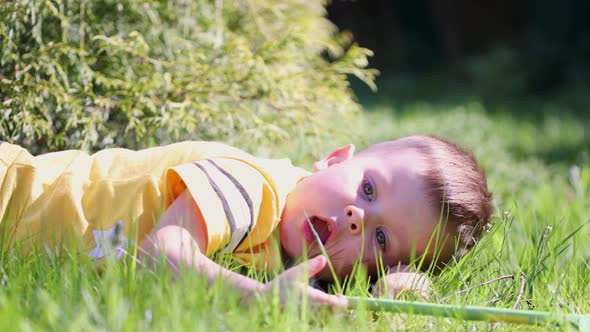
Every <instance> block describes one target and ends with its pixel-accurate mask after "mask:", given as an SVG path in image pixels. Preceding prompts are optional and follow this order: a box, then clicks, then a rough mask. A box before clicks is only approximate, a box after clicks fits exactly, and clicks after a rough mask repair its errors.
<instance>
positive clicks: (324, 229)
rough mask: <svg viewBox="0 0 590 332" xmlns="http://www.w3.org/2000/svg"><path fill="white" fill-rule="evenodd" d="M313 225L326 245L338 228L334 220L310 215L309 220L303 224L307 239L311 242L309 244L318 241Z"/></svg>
mask: <svg viewBox="0 0 590 332" xmlns="http://www.w3.org/2000/svg"><path fill="white" fill-rule="evenodd" d="M310 223H311V226H310ZM311 227H313V229H314V230H315V232H316V233H317V234H318V237H319V238H320V241H321V242H322V245H325V244H326V243H328V240H329V239H330V236H331V235H332V233H333V232H334V230H335V229H336V227H335V225H334V224H333V222H332V220H329V219H323V218H320V217H318V216H312V217H309V221H308V220H307V219H306V220H305V223H304V225H303V230H304V233H305V239H306V240H307V243H309V244H311V243H313V242H315V241H316V237H315V235H314V234H313V231H312V229H311Z"/></svg>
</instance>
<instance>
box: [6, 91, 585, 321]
mask: <svg viewBox="0 0 590 332" xmlns="http://www.w3.org/2000/svg"><path fill="white" fill-rule="evenodd" d="M416 100H426V101H420V102H416V101H412V100H405V101H404V103H395V102H394V101H390V100H378V101H376V102H375V101H366V100H364V101H363V104H365V105H366V108H367V112H366V113H365V114H364V115H363V116H362V118H361V119H358V120H357V121H350V119H348V118H347V119H346V120H342V125H341V128H342V130H340V131H337V132H335V133H334V135H333V137H332V138H331V139H330V140H322V141H317V140H315V139H312V138H308V137H299V138H294V140H293V141H291V142H289V144H284V145H277V146H267V147H253V146H242V147H243V148H247V149H249V150H250V151H258V152H260V153H261V154H265V155H271V156H277V157H279V156H285V155H290V156H291V157H292V159H293V160H294V161H295V163H297V164H300V165H310V162H311V160H313V159H314V158H316V157H319V156H320V155H321V154H322V153H323V152H326V151H328V150H329V149H331V148H335V147H336V146H339V145H342V144H345V143H348V142H354V143H356V144H357V147H358V148H362V147H364V146H366V145H367V144H370V143H372V142H376V141H380V140H383V139H392V138H396V137H400V136H404V135H408V134H416V133H421V134H424V133H426V134H435V135H440V136H443V137H446V138H448V139H450V140H452V141H454V142H457V143H459V144H460V145H462V146H464V147H467V148H469V149H471V150H472V151H473V152H474V153H475V155H476V156H477V158H478V159H479V160H480V162H481V164H482V165H483V166H484V168H485V170H486V172H487V174H488V178H489V185H490V187H491V189H492V191H493V192H494V193H495V208H496V211H495V214H494V226H493V227H492V228H491V229H490V230H489V232H488V234H486V236H484V238H483V240H482V241H481V242H480V243H479V244H478V246H477V247H476V248H475V249H474V250H473V251H472V252H471V253H470V254H469V255H468V256H467V257H465V258H464V259H463V260H461V261H459V262H456V263H454V264H451V265H450V266H448V267H447V268H445V269H444V270H443V271H442V273H440V274H438V275H435V276H432V277H431V279H432V285H433V288H434V294H433V296H432V297H431V299H430V300H431V301H432V302H436V303H447V304H457V305H467V304H470V305H471V304H473V305H488V306H494V307H502V308H511V307H516V308H520V309H535V310H542V311H550V312H564V313H565V312H568V313H590V301H589V300H588V299H589V298H590V225H588V222H589V219H590V161H589V156H590V143H588V142H590V139H589V137H588V135H589V134H588V133H589V132H590V130H589V122H590V116H585V115H584V113H583V112H571V111H569V110H568V107H567V106H566V104H567V103H566V102H565V101H564V102H563V105H564V106H563V109H561V108H560V105H561V101H560V100H559V99H555V101H534V100H533V101H530V100H528V101H524V102H523V101H522V100H512V101H503V102H502V103H489V102H483V101H481V100H478V99H477V98H463V99H460V100H456V101H452V100H444V101H441V100H436V101H431V102H428V101H427V99H425V98H422V99H416ZM586 105H589V104H586ZM589 106H590V105H589ZM332 121H334V120H332ZM507 275H513V276H514V277H513V278H505V279H502V280H500V281H496V282H492V283H489V284H486V285H481V286H479V287H475V288H474V289H473V290H471V291H467V292H463V293H458V292H459V291H461V290H462V289H467V288H469V287H474V286H478V285H480V284H483V283H485V282H486V281H488V280H492V279H494V278H498V277H502V276H507ZM355 280H356V279H355V278H353V280H352V283H350V284H349V285H348V287H349V288H350V290H349V294H351V295H356V296H366V295H367V290H366V287H365V281H364V279H363V278H358V280H356V282H355ZM523 283H524V286H523ZM521 289H522V291H521ZM293 303H294V302H293ZM9 328H10V329H11V330H13V329H17V330H49V331H53V330H55V331H62V330H65V331H70V330H71V331H77V330H107V331H120V330H126V331H127V330H157V331H159V330H162V331H163V330H166V331H168V330H172V331H174V330H196V331H217V330H236V331H258V330H281V331H282V330H286V331H289V330H293V331H301V330H314V331H316V330H322V329H325V330H338V331H340V330H353V331H380V330H386V329H392V330H406V329H409V330H418V331H420V330H449V331H456V330H460V331H463V330H473V329H478V330H489V329H491V328H492V324H491V323H485V322H467V321H461V320H458V319H450V318H432V317H424V316H413V315H407V314H387V313H380V314H378V315H373V314H372V313H370V312H367V311H366V310H362V309H361V310H355V311H350V312H344V313H332V312H329V311H327V310H317V309H309V308H306V307H304V308H298V307H297V306H296V305H294V304H290V305H287V307H286V308H284V309H282V310H281V309H280V308H279V306H277V305H276V299H273V298H270V299H260V300H259V301H255V302H253V303H251V304H249V305H241V304H240V302H239V298H238V296H237V295H236V293H235V292H234V291H232V290H231V288H229V287H227V285H224V284H223V282H219V283H218V284H216V285H214V286H213V287H207V286H206V283H205V282H204V281H203V280H202V279H201V278H199V277H198V276H196V275H194V274H193V273H190V271H186V273H181V274H180V275H173V274H172V273H171V272H169V271H168V270H167V269H166V268H164V267H158V268H156V269H155V271H153V272H152V271H149V270H147V269H143V268H140V267H135V266H133V265H132V264H121V263H115V264H108V265H107V266H106V267H105V269H103V271H102V272H99V271H97V270H96V269H94V268H92V263H91V262H90V261H89V260H88V259H86V258H85V257H84V255H78V254H75V253H71V254H70V253H67V252H66V253H64V254H63V255H61V256H59V257H54V258H49V257H47V255H46V254H44V253H43V252H41V253H39V254H37V255H34V256H33V257H30V258H27V259H24V258H20V257H18V256H15V255H14V253H13V252H11V251H6V250H5V251H3V252H2V253H1V256H0V329H2V330H8V329H9ZM566 328H567V327H566ZM538 329H539V328H538V327H530V326H523V325H513V324H505V323H502V324H500V325H499V326H497V330H499V331H502V330H531V331H533V330H535V331H536V330H538ZM547 329H551V328H550V327H547ZM553 329H555V327H553Z"/></svg>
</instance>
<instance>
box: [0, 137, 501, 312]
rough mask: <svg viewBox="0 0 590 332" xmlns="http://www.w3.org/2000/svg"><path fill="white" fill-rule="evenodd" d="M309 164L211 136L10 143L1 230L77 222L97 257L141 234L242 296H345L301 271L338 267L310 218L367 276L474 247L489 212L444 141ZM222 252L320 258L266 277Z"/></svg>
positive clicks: (43, 229) (64, 229)
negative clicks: (64, 144) (38, 147)
mask: <svg viewBox="0 0 590 332" xmlns="http://www.w3.org/2000/svg"><path fill="white" fill-rule="evenodd" d="M313 168H314V169H313V170H314V172H313V173H312V174H309V173H307V172H305V171H303V170H301V169H299V168H296V167H293V166H292V165H291V164H290V162H289V161H288V160H269V159H262V158H255V157H252V156H250V155H248V154H246V153H244V152H242V151H240V150H238V149H235V148H231V147H229V146H226V145H223V144H219V143H208V142H184V143H178V144H173V145H170V146H165V147H159V148H152V149H147V150H142V151H138V152H133V151H129V150H124V149H109V150H104V151H101V152H99V153H97V154H95V155H92V156H88V155H86V154H84V153H82V152H79V151H65V152H58V153H51V154H46V155H41V156H38V157H32V156H30V155H29V154H28V153H27V152H26V151H24V150H23V149H21V148H20V147H18V146H15V145H11V144H7V143H3V144H1V145H0V180H1V181H2V182H1V187H0V189H1V192H0V216H2V223H3V224H5V225H3V226H5V227H6V228H5V229H6V230H7V232H8V233H7V234H9V236H8V237H6V236H5V237H4V238H5V239H8V240H7V241H9V242H11V241H14V240H20V241H22V243H25V249H27V248H26V244H27V243H33V244H43V245H47V246H48V247H49V248H54V247H55V246H56V245H58V244H62V243H64V242H66V243H67V241H68V240H69V237H68V236H66V234H77V235H78V236H79V237H81V240H82V242H83V244H85V245H86V246H87V248H88V251H89V255H90V256H91V257H94V258H96V259H100V258H102V257H103V256H104V251H106V250H113V251H115V252H116V253H117V254H118V255H119V256H120V254H121V253H123V252H124V251H125V247H126V245H127V244H128V243H129V242H130V241H133V242H135V243H137V244H140V245H141V248H142V249H143V252H144V253H145V255H149V256H158V255H164V256H165V257H166V258H167V259H168V261H169V262H170V264H171V265H172V266H174V267H175V266H178V265H179V264H186V265H188V266H190V267H192V268H194V269H195V270H196V271H198V272H199V273H203V274H205V275H206V276H207V278H208V279H209V280H210V281H211V282H212V281H214V280H216V279H217V278H220V277H224V278H227V281H228V282H229V283H230V284H233V285H235V286H236V287H237V288H238V289H239V290H240V291H241V292H242V293H243V294H244V296H245V297H249V296H251V295H253V294H256V293H260V292H263V293H264V292H272V291H273V288H274V287H275V286H276V285H277V284H278V285H279V286H280V288H279V289H280V290H284V289H285V288H286V287H289V288H291V289H295V290H300V291H301V292H304V293H306V294H307V295H308V296H309V297H310V299H311V300H312V301H314V302H319V303H327V304H330V305H333V306H345V305H346V300H345V299H344V298H343V297H339V296H334V295H330V294H326V293H324V292H321V291H319V290H316V289H312V288H308V286H307V285H305V284H301V283H299V282H298V277H299V276H300V275H301V273H302V271H304V270H308V273H309V275H310V276H313V275H317V277H318V278H320V279H322V280H328V281H329V280H331V279H332V274H331V273H330V271H329V269H328V268H327V267H326V258H325V257H323V256H322V255H320V249H319V244H318V243H317V241H316V238H315V236H314V234H313V233H314V232H313V231H314V230H315V232H316V233H317V235H318V237H319V238H320V241H321V242H322V245H323V246H324V247H325V248H326V250H327V253H328V256H329V259H330V261H331V263H332V265H333V267H334V271H335V273H336V274H337V276H338V277H343V276H346V275H347V274H349V273H350V272H351V271H352V266H353V265H354V264H355V262H356V261H357V260H358V259H360V260H361V261H362V263H363V264H364V265H365V266H366V267H367V270H368V272H369V273H370V274H372V275H375V274H376V272H377V269H378V267H379V265H380V264H383V266H397V265H398V264H409V263H411V262H410V259H411V257H413V256H417V257H419V256H421V255H424V257H425V259H426V260H427V263H439V262H446V261H448V260H449V259H450V258H451V256H452V255H453V254H454V253H459V254H462V253H464V251H465V250H467V249H469V248H470V247H471V246H472V245H473V244H474V243H475V241H476V240H477V238H478V237H479V236H480V234H481V230H482V227H483V225H484V224H486V223H487V222H488V220H489V216H490V212H491V194H490V193H489V192H488V190H487V185H486V180H485V177H484V175H483V173H482V172H481V170H480V169H479V168H478V167H477V164H476V163H475V161H474V159H473V158H472V157H471V156H470V155H469V154H467V153H466V152H465V151H463V150H461V149H460V148H458V147H457V146H455V145H453V144H451V143H448V142H446V141H444V140H441V139H437V138H433V137H428V136H411V137H406V138H402V139H399V140H395V141H390V142H384V143H380V144H376V145H373V146H371V147H369V148H368V149H366V150H364V151H362V152H361V153H359V154H357V155H354V147H353V146H352V145H347V146H345V147H342V148H339V149H337V150H335V151H333V152H332V153H330V154H329V155H328V156H326V157H325V158H324V159H322V160H320V161H318V162H316V163H315V164H314V167H313ZM162 202H165V205H164V206H163V207H162ZM162 210H164V212H163V213H159V212H160V211H162ZM158 215H161V216H160V218H159V222H158V220H157V219H156V218H157V216H158ZM154 225H155V226H154ZM3 228H4V227H3ZM129 237H131V240H128V238H129ZM115 238H117V241H115ZM23 240H24V241H23ZM90 249H92V250H90ZM216 253H227V254H231V255H232V256H233V257H234V258H236V259H237V260H238V261H240V262H242V263H243V264H245V265H249V266H254V267H256V268H261V269H266V270H270V271H278V270H279V269H280V267H281V258H282V254H283V255H284V256H285V257H286V258H289V259H295V260H296V259H299V258H301V257H303V256H305V255H306V254H307V256H309V257H314V256H315V258H312V259H310V260H309V261H307V262H306V263H303V264H300V265H298V266H295V267H293V268H291V269H288V270H286V271H285V272H283V273H282V274H280V275H279V276H278V277H277V278H275V279H274V280H273V281H272V282H270V283H268V284H261V283H260V282H258V281H256V280H253V279H250V278H247V277H245V276H243V275H240V274H237V273H234V272H231V271H229V270H226V269H224V268H223V267H221V266H219V265H218V264H216V263H215V262H214V261H212V260H211V259H210V257H212V256H213V255H214V254H216ZM359 256H360V257H359ZM281 294H282V293H281Z"/></svg>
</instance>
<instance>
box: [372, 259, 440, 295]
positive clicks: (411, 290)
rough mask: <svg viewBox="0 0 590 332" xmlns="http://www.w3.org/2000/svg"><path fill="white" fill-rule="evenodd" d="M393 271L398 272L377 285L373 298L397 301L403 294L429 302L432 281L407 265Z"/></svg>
mask: <svg viewBox="0 0 590 332" xmlns="http://www.w3.org/2000/svg"><path fill="white" fill-rule="evenodd" d="M393 269H394V270H395V271H397V272H395V271H394V272H391V273H390V274H388V275H385V276H383V277H382V278H381V279H379V280H378V281H377V282H376V283H375V285H374V286H373V290H372V291H371V293H372V294H373V296H376V297H386V298H390V299H395V298H398V297H399V296H400V295H401V294H412V295H414V296H416V297H417V298H418V299H422V300H428V296H429V294H430V291H431V289H430V280H429V279H428V277H427V276H426V275H425V274H424V273H421V272H414V271H412V270H411V269H410V268H409V267H408V266H407V265H400V266H399V268H398V267H397V266H395V267H393Z"/></svg>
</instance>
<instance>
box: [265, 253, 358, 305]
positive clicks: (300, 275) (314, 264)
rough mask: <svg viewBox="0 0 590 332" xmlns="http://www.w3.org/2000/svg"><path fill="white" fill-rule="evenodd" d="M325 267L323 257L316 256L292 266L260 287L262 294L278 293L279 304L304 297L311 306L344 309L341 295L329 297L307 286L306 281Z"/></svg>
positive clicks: (344, 298) (344, 300)
mask: <svg viewBox="0 0 590 332" xmlns="http://www.w3.org/2000/svg"><path fill="white" fill-rule="evenodd" d="M325 266H326V258H325V257H324V256H321V255H320V256H316V257H314V258H312V259H310V260H308V261H307V262H303V263H301V264H299V265H296V266H293V267H291V268H290V269H288V270H286V271H285V272H283V273H281V274H280V275H279V276H278V277H276V278H275V279H274V280H272V281H270V282H268V283H266V284H265V285H264V286H263V287H262V292H263V293H265V294H267V295H270V296H273V295H274V294H276V293H275V291H278V295H279V296H280V299H281V303H287V301H288V300H292V299H293V296H296V297H297V298H298V299H297V300H298V301H300V302H301V301H302V299H303V297H304V296H306V297H307V298H308V299H309V301H310V303H311V304H324V305H329V306H330V307H333V308H346V307H347V306H348V300H347V299H346V297H344V296H342V295H331V294H328V293H325V292H323V291H321V290H318V289H315V288H313V287H311V286H309V285H308V283H307V282H308V280H309V278H310V277H313V276H314V275H316V274H317V273H318V272H320V271H321V270H322V269H323V268H324V267H325Z"/></svg>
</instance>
